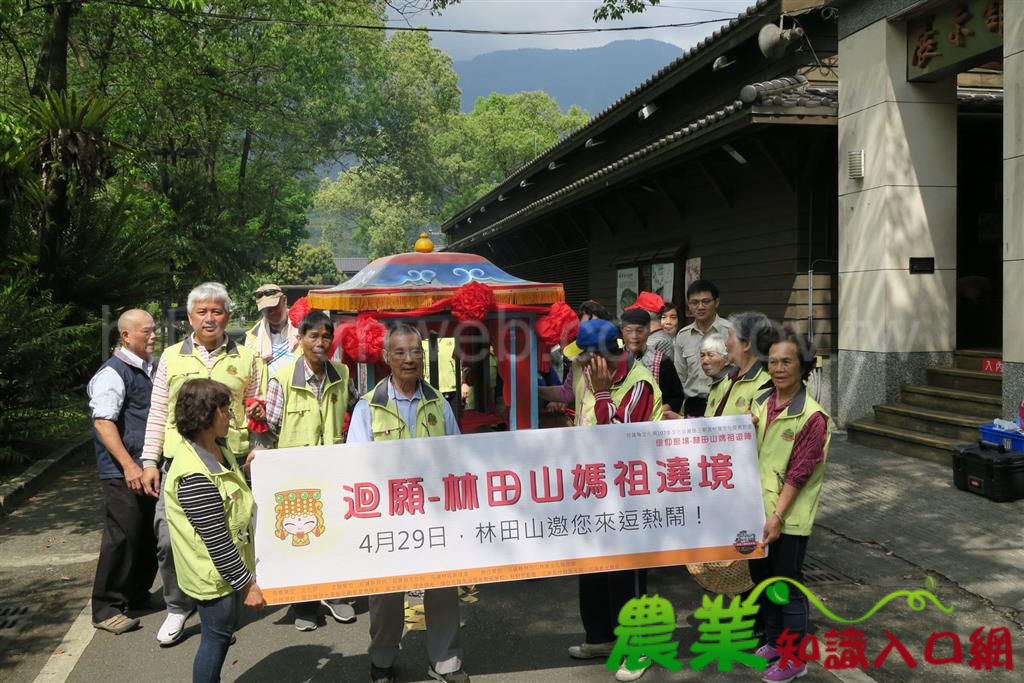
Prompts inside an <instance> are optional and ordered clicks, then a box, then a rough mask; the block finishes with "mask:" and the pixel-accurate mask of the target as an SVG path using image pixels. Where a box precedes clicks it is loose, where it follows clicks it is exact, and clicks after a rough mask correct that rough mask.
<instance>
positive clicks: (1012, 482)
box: [953, 442, 1024, 503]
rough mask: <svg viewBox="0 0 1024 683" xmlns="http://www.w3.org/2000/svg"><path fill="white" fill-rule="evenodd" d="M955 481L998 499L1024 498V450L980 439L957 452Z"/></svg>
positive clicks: (962, 486) (963, 488)
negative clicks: (976, 443)
mask: <svg viewBox="0 0 1024 683" xmlns="http://www.w3.org/2000/svg"><path fill="white" fill-rule="evenodd" d="M953 484H954V485H955V486H956V487H957V488H958V489H960V490H962V491H970V492H971V493H977V494H978V495H979V496H985V497H986V498H988V499H990V500H994V501H996V502H997V503H1004V502H1007V501H1011V500H1017V499H1019V498H1024V453H1021V452H1007V451H1006V450H1005V449H1004V448H1003V447H1002V446H996V445H993V444H989V443H985V442H979V443H978V445H976V446H967V447H964V448H960V449H959V450H958V452H957V453H956V454H954V455H953Z"/></svg>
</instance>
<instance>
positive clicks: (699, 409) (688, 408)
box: [683, 396, 708, 417]
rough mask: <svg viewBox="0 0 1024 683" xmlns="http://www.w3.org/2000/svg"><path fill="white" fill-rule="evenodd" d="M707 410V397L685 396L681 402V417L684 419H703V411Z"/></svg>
mask: <svg viewBox="0 0 1024 683" xmlns="http://www.w3.org/2000/svg"><path fill="white" fill-rule="evenodd" d="M707 408H708V397H707V396H687V397H686V400H685V401H683V415H685V416H686V417H704V411H705V410H707Z"/></svg>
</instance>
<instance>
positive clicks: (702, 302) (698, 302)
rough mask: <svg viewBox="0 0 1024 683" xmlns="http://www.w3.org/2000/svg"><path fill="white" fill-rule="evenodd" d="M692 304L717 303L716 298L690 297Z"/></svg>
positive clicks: (708, 304)
mask: <svg viewBox="0 0 1024 683" xmlns="http://www.w3.org/2000/svg"><path fill="white" fill-rule="evenodd" d="M689 303H690V305H691V306H710V305H711V304H713V303H715V300H714V299H690V302H689Z"/></svg>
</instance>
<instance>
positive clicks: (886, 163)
mask: <svg viewBox="0 0 1024 683" xmlns="http://www.w3.org/2000/svg"><path fill="white" fill-rule="evenodd" d="M839 63H840V67H839V68H840V69H841V71H842V78H841V79H840V83H839V344H838V348H839V369H838V372H839V378H838V379H839V382H838V384H839V386H840V387H842V389H841V390H840V392H839V397H838V399H839V400H838V411H837V415H836V419H837V421H838V422H839V423H840V424H841V425H845V424H846V423H847V422H849V421H850V420H855V419H858V418H860V417H864V416H865V415H868V414H869V413H870V412H871V408H872V406H874V405H876V404H879V403H885V402H888V401H892V400H894V399H895V398H896V397H897V395H898V393H899V390H900V388H901V387H902V386H903V385H905V384H907V383H920V382H923V381H924V376H925V369H926V368H927V367H929V366H935V365H946V366H948V365H950V364H951V363H952V352H953V350H954V348H955V346H956V117H957V105H956V81H955V78H954V77H950V78H948V79H946V80H943V81H941V82H938V83H909V82H907V77H906V76H907V38H906V29H905V27H904V25H903V24H902V23H899V22H897V23H889V22H888V21H885V20H882V21H878V22H875V23H874V24H870V25H868V26H866V27H864V28H862V29H860V30H859V31H857V32H856V33H853V34H851V35H849V36H847V37H845V38H843V39H842V40H840V41H839ZM858 150H863V151H864V178H863V179H859V180H856V179H851V178H850V176H849V172H848V153H849V152H855V151H858ZM910 257H933V258H934V259H935V272H934V273H933V274H921V275H919V274H914V275H911V274H910V272H909V260H910Z"/></svg>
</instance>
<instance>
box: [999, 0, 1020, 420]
mask: <svg viewBox="0 0 1024 683" xmlns="http://www.w3.org/2000/svg"><path fill="white" fill-rule="evenodd" d="M1003 12H1004V15H1003V88H1004V93H1005V94H1004V99H1003V414H1004V417H1011V416H1013V415H1015V414H1016V411H1017V405H1018V403H1020V400H1021V396H1022V395H1024V308H1022V307H1021V305H1020V302H1021V296H1022V295H1024V2H1004V3H1003Z"/></svg>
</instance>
